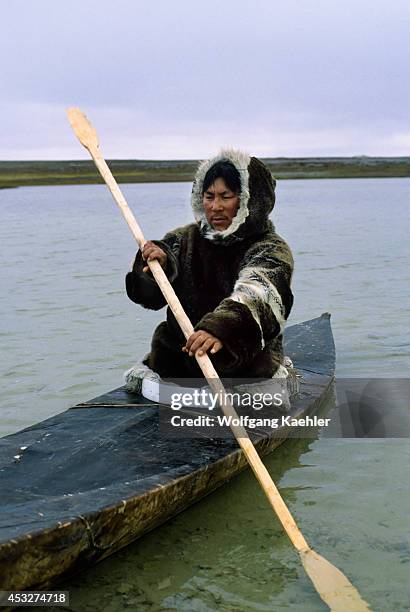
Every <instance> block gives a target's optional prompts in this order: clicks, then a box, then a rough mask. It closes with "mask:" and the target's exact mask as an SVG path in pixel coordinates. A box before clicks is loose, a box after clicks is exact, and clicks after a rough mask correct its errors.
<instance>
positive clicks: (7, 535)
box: [0, 314, 335, 590]
mask: <svg viewBox="0 0 410 612" xmlns="http://www.w3.org/2000/svg"><path fill="white" fill-rule="evenodd" d="M285 351H286V354H287V355H289V356H290V357H291V359H292V360H293V362H294V365H295V367H297V369H298V370H299V371H300V372H301V374H302V375H303V379H302V385H301V392H300V394H299V396H298V398H296V400H295V401H294V402H292V412H291V414H292V415H294V416H297V417H300V416H305V415H313V414H315V413H316V412H318V411H319V410H320V407H321V406H322V404H323V401H324V399H325V398H326V396H327V394H328V391H329V388H330V386H331V383H332V380H333V373H334V366H335V351H334V343H333V336H332V332H331V328H330V321H329V315H327V314H325V315H322V316H321V317H318V318H317V319H313V320H311V321H307V322H305V323H301V324H299V325H294V326H292V327H289V328H288V329H287V330H286V332H285ZM158 414H159V410H158V405H157V404H153V403H152V402H149V401H148V400H146V399H145V398H143V397H141V396H139V395H136V394H131V393H128V392H127V391H125V389H124V387H121V388H119V389H115V390H114V391H111V392H110V393H107V394H105V395H102V396H100V397H98V398H95V399H94V400H91V401H89V402H85V403H83V404H79V405H77V406H74V407H73V408H70V409H69V410H67V411H65V412H63V413H62V414H59V415H56V416H54V417H51V418H50V419H47V420H45V421H43V422H41V423H38V424H36V425H33V426H31V427H29V428H27V429H25V430H23V431H21V432H18V433H16V434H13V435H10V436H7V437H5V438H3V439H1V440H0V487H1V491H2V506H1V514H0V517H1V518H0V588H1V589H4V590H6V589H7V590H9V589H14V590H23V589H28V588H45V587H48V586H50V585H51V584H53V583H54V582H55V581H56V580H59V579H62V578H63V577H65V576H68V575H70V574H72V573H74V572H75V571H78V570H79V569H81V568H83V567H86V566H88V565H90V564H91V563H95V562H96V561H98V560H100V559H102V558H104V557H107V556H108V555H110V554H112V553H113V552H115V551H116V550H118V549H120V548H122V547H123V546H125V545H127V544H129V543H130V542H132V541H133V540H135V539H136V538H138V537H140V536H141V535H143V534H144V533H146V532H148V531H149V530H151V529H153V528H155V527H156V526H158V525H160V524H161V523H163V522H165V521H166V520H168V519H169V518H171V517H172V516H175V515H176V514H177V513H178V512H181V511H182V510H184V509H185V508H187V507H188V506H189V505H191V504H192V503H194V502H195V501H197V500H199V499H201V498H202V497H204V496H205V495H207V494H208V493H210V492H211V491H213V490H215V489H216V488H218V487H219V486H221V485H222V484H223V483H224V482H226V481H227V480H229V479H230V478H231V477H232V476H234V475H235V474H237V473H238V472H239V471H241V470H242V469H244V468H245V467H246V460H245V458H244V456H243V453H242V451H241V450H240V449H239V447H238V445H237V442H236V441H235V440H234V438H233V437H232V438H229V439H217V438H210V437H209V438H206V437H202V438H192V439H169V438H165V437H164V436H162V435H161V433H160V431H159V424H158V422H159V416H158ZM288 436H289V432H288V431H286V430H285V429H284V428H279V429H277V430H275V431H274V432H272V431H270V432H267V431H266V430H253V431H252V432H250V437H251V439H252V440H253V442H254V444H255V446H256V448H257V450H258V452H259V453H260V454H261V455H263V454H266V453H268V452H270V451H271V450H273V449H274V448H275V447H277V446H278V445H279V444H280V443H281V442H282V441H283V440H284V439H285V438H286V437H288Z"/></svg>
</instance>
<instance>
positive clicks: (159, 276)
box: [68, 108, 369, 612]
mask: <svg viewBox="0 0 410 612" xmlns="http://www.w3.org/2000/svg"><path fill="white" fill-rule="evenodd" d="M68 118H69V121H70V123H71V125H72V128H73V130H74V132H75V134H76V136H77V138H78V139H79V141H80V142H81V144H82V145H83V146H84V147H85V148H86V149H87V150H88V151H89V153H90V154H91V156H92V158H93V160H94V162H95V164H96V166H97V168H98V170H99V172H100V174H101V176H102V177H103V179H104V181H105V182H106V184H107V186H108V188H109V189H110V191H111V193H112V195H113V197H114V199H115V201H116V202H117V204H118V206H119V207H120V209H121V212H122V214H123V216H124V218H125V220H126V221H127V223H128V225H129V227H130V229H131V231H132V233H133V235H134V237H135V239H136V240H137V242H138V244H139V246H140V248H142V247H143V245H144V244H145V242H146V241H145V238H144V235H143V233H142V231H141V228H140V227H139V225H138V223H137V221H136V219H135V217H134V215H133V213H132V211H131V210H130V208H129V206H128V204H127V202H126V200H125V198H124V196H123V195H122V193H121V190H120V188H119V187H118V185H117V182H116V181H115V179H114V177H113V175H112V174H111V171H110V169H109V167H108V166H107V164H106V162H105V160H104V159H103V157H102V155H101V153H100V149H99V145H98V136H97V132H96V131H95V129H94V128H93V126H92V125H91V123H90V122H89V121H88V119H87V118H86V116H85V115H84V114H83V113H82V112H81V110H80V109H79V108H70V109H69V110H68ZM148 266H149V268H150V270H151V272H152V274H153V276H154V278H155V280H156V281H157V283H158V285H159V287H160V289H161V291H162V293H163V295H164V297H165V299H166V301H167V302H168V304H169V307H170V308H171V310H172V312H173V313H174V315H175V318H176V319H177V321H178V323H179V325H180V327H181V329H182V331H183V333H184V336H185V338H189V336H190V335H191V334H192V332H193V331H194V330H193V327H192V324H191V322H190V320H189V319H188V317H187V316H186V314H185V311H184V309H183V308H182V305H181V304H180V302H179V299H178V297H177V295H176V294H175V292H174V290H173V288H172V286H171V284H170V283H169V281H168V279H167V277H166V274H165V272H164V271H163V269H162V267H161V265H160V264H159V263H158V261H157V260H153V261H149V262H148ZM195 357H196V360H197V362H198V364H199V366H200V367H201V370H202V372H203V373H204V376H205V378H206V379H207V381H208V383H209V385H210V387H211V389H212V390H213V391H214V393H216V394H220V395H219V397H220V398H223V401H221V402H220V405H221V408H222V410H223V412H224V414H225V415H226V416H228V417H232V418H233V419H237V418H238V415H237V414H236V412H235V410H234V408H233V406H232V404H231V403H230V402H229V401H228V398H227V397H226V394H225V389H224V387H223V385H222V382H221V380H220V379H219V376H218V374H217V372H216V370H215V368H214V367H213V365H212V362H211V360H210V359H209V357H208V356H207V355H204V356H202V357H199V356H198V357H197V356H195ZM231 429H232V432H233V434H234V436H235V438H236V440H237V441H238V443H239V445H240V447H241V448H242V450H243V452H244V454H245V457H246V459H247V461H248V463H249V465H250V466H251V468H252V470H253V472H254V473H255V475H256V477H257V479H258V481H259V483H260V485H261V486H262V488H263V490H264V492H265V495H266V497H267V498H268V500H269V503H270V505H271V506H272V508H273V510H274V511H275V513H276V515H277V517H278V518H279V520H280V521H281V523H282V525H283V527H284V529H285V531H286V533H287V534H288V536H289V538H290V540H291V542H292V544H293V545H294V546H295V548H296V549H297V550H298V551H299V554H300V558H301V561H302V563H303V567H304V568H305V570H306V572H307V574H308V576H309V577H310V579H311V580H312V583H313V585H314V587H315V588H316V590H317V592H318V594H319V595H320V597H321V598H322V599H323V601H324V602H325V603H327V605H328V606H329V608H330V609H331V610H333V611H334V612H345V611H346V610H349V612H365V611H368V610H369V607H368V604H367V603H366V602H365V601H364V600H363V599H362V598H361V597H360V594H359V593H358V591H357V590H356V589H355V587H354V586H353V585H352V584H351V582H350V581H349V580H348V579H347V578H346V576H345V575H344V574H343V573H342V572H341V571H340V570H338V569H337V567H335V566H334V565H332V564H331V563H329V561H327V559H325V558H324V557H321V556H320V555H318V554H317V553H316V552H315V551H314V550H313V549H311V548H310V547H309V546H308V544H307V542H306V540H305V538H304V537H303V535H302V533H301V532H300V530H299V528H298V526H297V525H296V523H295V521H294V519H293V517H292V515H291V513H290V512H289V510H288V508H287V506H286V504H285V502H284V501H283V499H282V497H281V495H280V493H279V491H278V489H277V488H276V486H275V484H274V482H273V481H272V478H271V477H270V474H269V472H268V471H267V469H266V468H265V466H264V464H263V463H262V461H261V459H260V457H259V455H258V453H257V452H256V449H255V447H254V445H253V444H252V442H251V440H250V438H249V436H248V434H247V432H246V430H245V429H244V428H243V427H241V426H238V425H234V424H231Z"/></svg>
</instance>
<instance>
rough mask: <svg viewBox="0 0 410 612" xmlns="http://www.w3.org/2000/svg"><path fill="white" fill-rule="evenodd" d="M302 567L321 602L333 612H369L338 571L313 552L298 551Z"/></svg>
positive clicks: (357, 593)
mask: <svg viewBox="0 0 410 612" xmlns="http://www.w3.org/2000/svg"><path fill="white" fill-rule="evenodd" d="M299 554H300V556H301V559H302V563H303V567H304V568H305V570H306V573H307V574H308V576H309V578H310V579H311V581H312V582H313V584H314V587H315V589H316V590H317V592H318V593H319V595H320V597H321V598H322V599H323V601H324V602H325V603H326V604H327V605H328V606H329V608H330V609H331V610H334V612H369V610H370V608H369V606H368V604H367V603H366V602H365V601H364V600H363V599H362V598H361V597H360V594H359V592H358V591H357V590H356V589H355V587H354V586H353V585H352V583H351V582H350V581H349V580H348V579H347V578H346V576H345V575H344V574H342V572H341V571H340V570H338V569H337V567H335V566H334V565H332V564H331V563H329V561H327V560H326V559H324V558H323V557H321V556H320V555H318V554H317V553H316V552H315V551H314V550H312V549H309V550H307V551H299Z"/></svg>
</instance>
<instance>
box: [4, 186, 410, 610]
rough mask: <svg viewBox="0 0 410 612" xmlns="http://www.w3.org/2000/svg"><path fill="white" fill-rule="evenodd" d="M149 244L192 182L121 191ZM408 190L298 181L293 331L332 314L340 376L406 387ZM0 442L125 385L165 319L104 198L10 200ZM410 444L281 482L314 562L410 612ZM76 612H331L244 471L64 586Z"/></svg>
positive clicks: (301, 466) (310, 449)
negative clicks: (143, 293) (129, 289)
mask: <svg viewBox="0 0 410 612" xmlns="http://www.w3.org/2000/svg"><path fill="white" fill-rule="evenodd" d="M122 188H123V191H124V194H125V196H126V197H127V199H128V202H129V204H130V205H131V206H132V207H133V208H134V210H135V211H136V212H137V213H138V215H137V216H138V220H139V222H140V224H141V226H142V228H143V231H144V233H145V235H146V237H147V238H160V237H161V236H162V235H163V234H164V233H165V232H166V231H167V230H169V229H172V228H173V227H176V226H178V225H183V224H185V223H187V222H189V221H190V220H191V218H192V217H191V213H190V209H189V194H190V185H189V184H187V183H172V184H140V185H124V186H123V187H122ZM409 188H410V180H409V179H355V180H347V179H341V180H308V181H283V182H280V183H279V186H278V190H277V195H278V197H277V205H276V207H275V210H274V215H273V220H274V222H275V224H276V227H277V230H278V232H279V233H280V234H281V235H282V236H283V237H284V238H285V239H286V240H287V241H288V242H289V244H290V246H291V247H292V249H293V253H294V256H295V276H294V283H293V290H294V293H295V304H294V309H293V312H292V315H291V318H290V323H295V322H298V321H301V320H305V319H309V318H312V317H315V316H317V315H319V314H321V313H322V312H324V311H329V312H331V313H332V325H333V331H334V335H335V341H336V347H337V375H338V376H350V377H362V376H363V377H364V376H367V377H368V376H372V377H408V374H409V362H410V329H409V324H408V323H409V321H408V314H409V306H410V304H409V287H410V278H409V277H410V272H409V270H410V268H409V261H410V247H409V239H408V233H409V217H410V213H409V211H410V202H409V199H410V198H409V193H410V189H409ZM0 215H1V225H0V252H1V261H2V266H1V267H0V286H1V294H0V308H1V320H0V338H1V348H2V350H1V354H0V372H1V378H2V385H1V389H0V402H1V412H0V435H6V434H9V433H12V432H14V431H17V430H19V429H21V428H23V427H25V426H28V425H30V424H32V423H34V422H37V421H39V420H41V419H44V418H46V417H48V416H51V415H52V414H55V413H57V412H61V411H62V410H64V409H65V408H68V407H69V406H70V405H73V404H75V403H78V402H81V401H84V400H86V399H89V398H91V397H93V396H96V395H98V394H100V393H102V392H104V391H107V390H108V389H110V388H114V387H116V386H119V385H121V384H122V372H123V370H125V369H126V368H127V367H129V366H130V365H131V364H132V363H133V362H134V361H136V360H137V359H138V358H140V357H141V356H142V355H143V354H144V353H145V352H146V350H147V348H148V347H149V340H150V337H151V333H152V330H153V328H154V325H155V324H156V323H157V322H158V321H160V320H161V319H162V318H163V316H164V311H161V312H159V313H155V312H149V311H144V310H143V309H141V308H139V307H137V306H136V305H135V304H133V303H132V302H130V301H129V300H128V299H127V297H126V294H125V290H124V274H125V272H126V271H127V269H128V267H129V265H130V263H131V260H132V258H133V256H134V252H135V243H134V240H133V238H132V237H131V235H130V232H129V230H128V228H127V227H126V225H125V222H124V221H123V219H122V217H121V215H120V213H119V212H118V211H117V209H116V206H115V204H114V203H113V201H112V199H111V196H110V194H109V193H108V191H107V189H106V188H105V187H104V186H99V185H98V186H97V185H90V186H88V185H87V186H64V187H27V188H19V189H14V190H13V189H11V190H2V191H0ZM409 464H410V447H409V444H408V441H407V440H401V439H396V440H393V439H390V440H389V439H387V440H348V439H344V440H336V439H329V438H320V437H319V438H318V439H317V440H313V441H307V440H299V441H296V440H295V441H289V442H287V443H285V444H284V445H283V447H282V448H281V449H280V450H278V451H277V452H276V453H274V455H272V456H271V457H270V458H268V460H267V465H268V468H269V470H270V472H271V474H272V476H273V478H274V480H276V482H277V483H278V484H279V487H280V489H281V491H282V493H283V495H284V498H285V501H286V503H287V504H288V505H289V507H290V509H291V511H292V512H293V513H294V515H295V518H296V519H297V521H298V522H299V524H300V526H301V528H302V531H303V532H304V534H305V536H306V538H307V539H308V541H309V542H310V543H311V544H312V546H313V547H314V548H315V549H316V550H318V552H321V553H322V554H323V555H325V556H326V557H327V558H328V559H329V560H330V561H332V562H333V563H335V564H336V565H337V566H338V567H340V568H341V569H342V570H343V571H344V572H345V573H346V574H347V575H348V576H349V577H350V578H351V579H352V581H353V582H354V584H355V585H356V586H357V587H358V588H359V590H360V592H361V594H362V595H363V596H364V597H365V598H366V599H367V600H368V601H369V603H370V604H371V605H372V607H373V609H374V610H407V609H409V601H410V590H409V576H410V540H409V532H410V530H409V521H408V510H409V501H410V493H409V487H408V482H409V472H410V470H409ZM66 588H69V589H70V591H71V599H72V606H71V607H72V609H73V610H95V609H97V608H98V609H103V610H107V611H108V610H118V609H120V608H121V607H122V606H124V605H128V606H130V607H131V609H136V610H155V609H164V610H187V611H188V610H189V611H191V610H198V611H200V612H202V611H204V612H205V611H209V610H232V611H234V610H261V611H262V610H282V609H283V610H285V609H288V610H301V611H305V610H312V611H313V610H324V609H326V607H325V606H324V605H323V604H322V603H321V602H320V600H318V596H317V595H316V593H315V591H314V589H313V587H312V586H311V585H310V582H309V580H308V578H307V577H306V576H305V575H304V572H303V570H302V569H301V567H300V563H299V560H298V557H297V555H296V554H295V553H294V552H293V549H292V548H291V546H290V544H289V542H288V540H287V536H286V535H284V534H283V531H282V529H281V527H280V526H279V525H278V523H277V521H276V519H275V518H274V517H273V516H272V513H271V511H270V509H269V508H268V506H267V504H266V502H265V499H264V497H263V494H262V493H261V492H260V491H259V488H258V485H257V483H256V482H255V480H254V478H253V476H252V475H251V474H250V473H248V472H246V473H244V474H242V475H241V476H239V477H238V478H236V479H234V480H233V481H232V482H231V483H229V484H228V485H226V486H225V487H223V489H222V490H220V491H217V492H216V493H215V494H213V495H211V496H210V497H208V498H207V499H206V500H204V501H202V502H201V503H200V504H197V505H196V506H194V507H192V508H190V509H189V510H188V511H186V512H184V513H182V514H181V515H179V516H178V517H176V518H175V519H174V520H173V521H171V522H169V523H168V524H166V525H164V526H163V527H161V528H160V529H157V530H156V531H155V532H153V533H152V534H149V535H147V536H146V537H144V538H143V539H141V540H140V541H138V542H136V543H135V544H134V545H132V546H130V547H128V548H127V549H126V550H124V551H121V552H120V553H119V554H117V555H116V556H115V557H113V558H112V559H108V560H107V561H104V562H103V563H101V564H100V565H99V566H97V567H95V568H93V569H91V570H90V571H88V572H87V573H86V574H84V575H83V576H81V577H79V578H76V579H73V580H72V581H71V582H70V584H69V585H68V586H67V587H66Z"/></svg>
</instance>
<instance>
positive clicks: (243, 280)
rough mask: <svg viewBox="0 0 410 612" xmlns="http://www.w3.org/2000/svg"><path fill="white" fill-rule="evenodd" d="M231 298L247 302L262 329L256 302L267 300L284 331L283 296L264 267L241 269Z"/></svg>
mask: <svg viewBox="0 0 410 612" xmlns="http://www.w3.org/2000/svg"><path fill="white" fill-rule="evenodd" d="M255 277H256V278H255ZM257 278H259V279H260V281H259V280H257ZM229 298H230V299H231V300H235V301H236V302H241V303H242V304H245V305H246V306H247V307H248V308H249V310H250V311H251V313H252V316H253V318H254V319H255V321H256V323H257V324H258V325H259V327H260V329H261V330H262V327H261V323H260V319H259V315H258V312H257V305H256V302H257V300H261V301H262V302H265V303H266V304H268V306H269V308H270V309H271V311H272V313H273V315H274V316H275V318H276V320H277V322H278V324H279V326H280V330H281V332H283V329H284V327H285V317H284V308H283V303H282V298H281V297H280V294H279V292H278V290H277V289H276V287H275V286H274V285H273V284H272V282H271V281H270V280H269V278H267V277H266V275H265V274H264V270H263V268H260V267H253V266H248V267H247V268H244V269H243V270H241V272H240V274H239V277H238V280H237V281H236V283H235V285H234V288H233V293H232V295H230V296H229ZM262 348H263V347H262Z"/></svg>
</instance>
